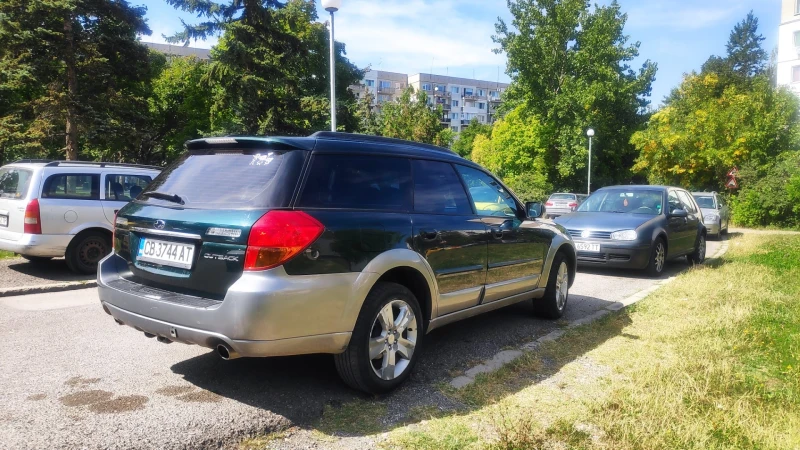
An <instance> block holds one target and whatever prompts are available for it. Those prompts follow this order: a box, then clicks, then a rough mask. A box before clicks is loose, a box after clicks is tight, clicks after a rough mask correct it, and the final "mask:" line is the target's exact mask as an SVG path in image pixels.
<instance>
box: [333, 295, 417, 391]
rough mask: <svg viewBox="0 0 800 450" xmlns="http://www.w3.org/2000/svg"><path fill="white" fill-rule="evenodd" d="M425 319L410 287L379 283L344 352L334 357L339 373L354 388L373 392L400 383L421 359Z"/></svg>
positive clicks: (390, 388) (357, 321)
mask: <svg viewBox="0 0 800 450" xmlns="http://www.w3.org/2000/svg"><path fill="white" fill-rule="evenodd" d="M408 312H410V313H411V314H412V315H411V316H410V318H409V319H407V320H406V321H405V325H403V324H401V323H400V320H401V318H402V317H407V318H408V317H409V316H407V315H406V314H407V313H408ZM388 314H391V316H389V315H388ZM424 320H425V318H424V316H423V315H422V311H421V310H420V307H419V302H418V301H417V298H416V297H415V296H414V294H413V293H412V292H411V291H410V290H409V289H408V288H406V287H405V286H403V285H400V284H397V283H388V282H380V283H377V284H376V285H375V286H374V287H373V288H372V290H371V291H370V293H369V295H367V298H366V300H364V305H363V306H362V307H361V313H360V314H359V316H358V319H357V320H356V326H355V328H354V329H353V335H352V336H351V338H350V343H349V344H348V346H347V348H346V349H345V351H344V353H341V354H338V355H335V357H334V359H335V361H336V370H337V371H338V372H339V376H340V377H341V378H342V380H343V381H344V382H345V383H346V384H347V385H348V386H350V387H352V388H353V389H357V390H360V391H364V392H367V393H370V394H380V393H383V392H388V391H391V390H392V389H395V388H396V387H398V386H400V385H401V384H402V383H403V382H404V381H405V380H406V379H407V378H408V377H409V375H410V374H411V371H412V370H413V369H414V364H415V363H416V361H417V359H419V352H420V350H421V349H422V340H423V336H424V334H425V327H424ZM388 322H392V323H391V324H389V323H388ZM410 344H413V345H410ZM404 349H405V350H404ZM409 353H410V354H409ZM392 362H394V364H392ZM398 369H399V370H400V372H399V373H398V372H397V371H398Z"/></svg>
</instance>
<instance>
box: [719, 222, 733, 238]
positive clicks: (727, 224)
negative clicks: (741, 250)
mask: <svg viewBox="0 0 800 450" xmlns="http://www.w3.org/2000/svg"><path fill="white" fill-rule="evenodd" d="M720 224H721V222H720ZM729 226H731V221H730V220H729V221H727V222H725V229H724V230H723V229H722V225H720V229H719V234H720V235H727V234H728V227H729Z"/></svg>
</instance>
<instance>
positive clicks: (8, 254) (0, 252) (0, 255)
mask: <svg viewBox="0 0 800 450" xmlns="http://www.w3.org/2000/svg"><path fill="white" fill-rule="evenodd" d="M16 257H17V254H16V253H14V252H7V251H5V250H0V259H9V258H16Z"/></svg>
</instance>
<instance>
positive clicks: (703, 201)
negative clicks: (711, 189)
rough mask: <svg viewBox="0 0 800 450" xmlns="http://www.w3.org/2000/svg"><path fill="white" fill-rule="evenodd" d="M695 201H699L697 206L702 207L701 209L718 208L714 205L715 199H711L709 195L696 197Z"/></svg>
mask: <svg viewBox="0 0 800 450" xmlns="http://www.w3.org/2000/svg"><path fill="white" fill-rule="evenodd" d="M694 199H695V200H696V201H697V204H698V205H700V207H701V208H704V209H714V208H716V206H715V205H714V197H709V196H707V195H705V196H700V195H695V196H694Z"/></svg>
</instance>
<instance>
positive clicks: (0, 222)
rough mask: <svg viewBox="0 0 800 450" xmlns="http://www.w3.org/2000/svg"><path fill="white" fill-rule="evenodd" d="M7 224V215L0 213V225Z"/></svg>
mask: <svg viewBox="0 0 800 450" xmlns="http://www.w3.org/2000/svg"><path fill="white" fill-rule="evenodd" d="M7 226H8V216H6V215H0V227H7Z"/></svg>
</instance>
